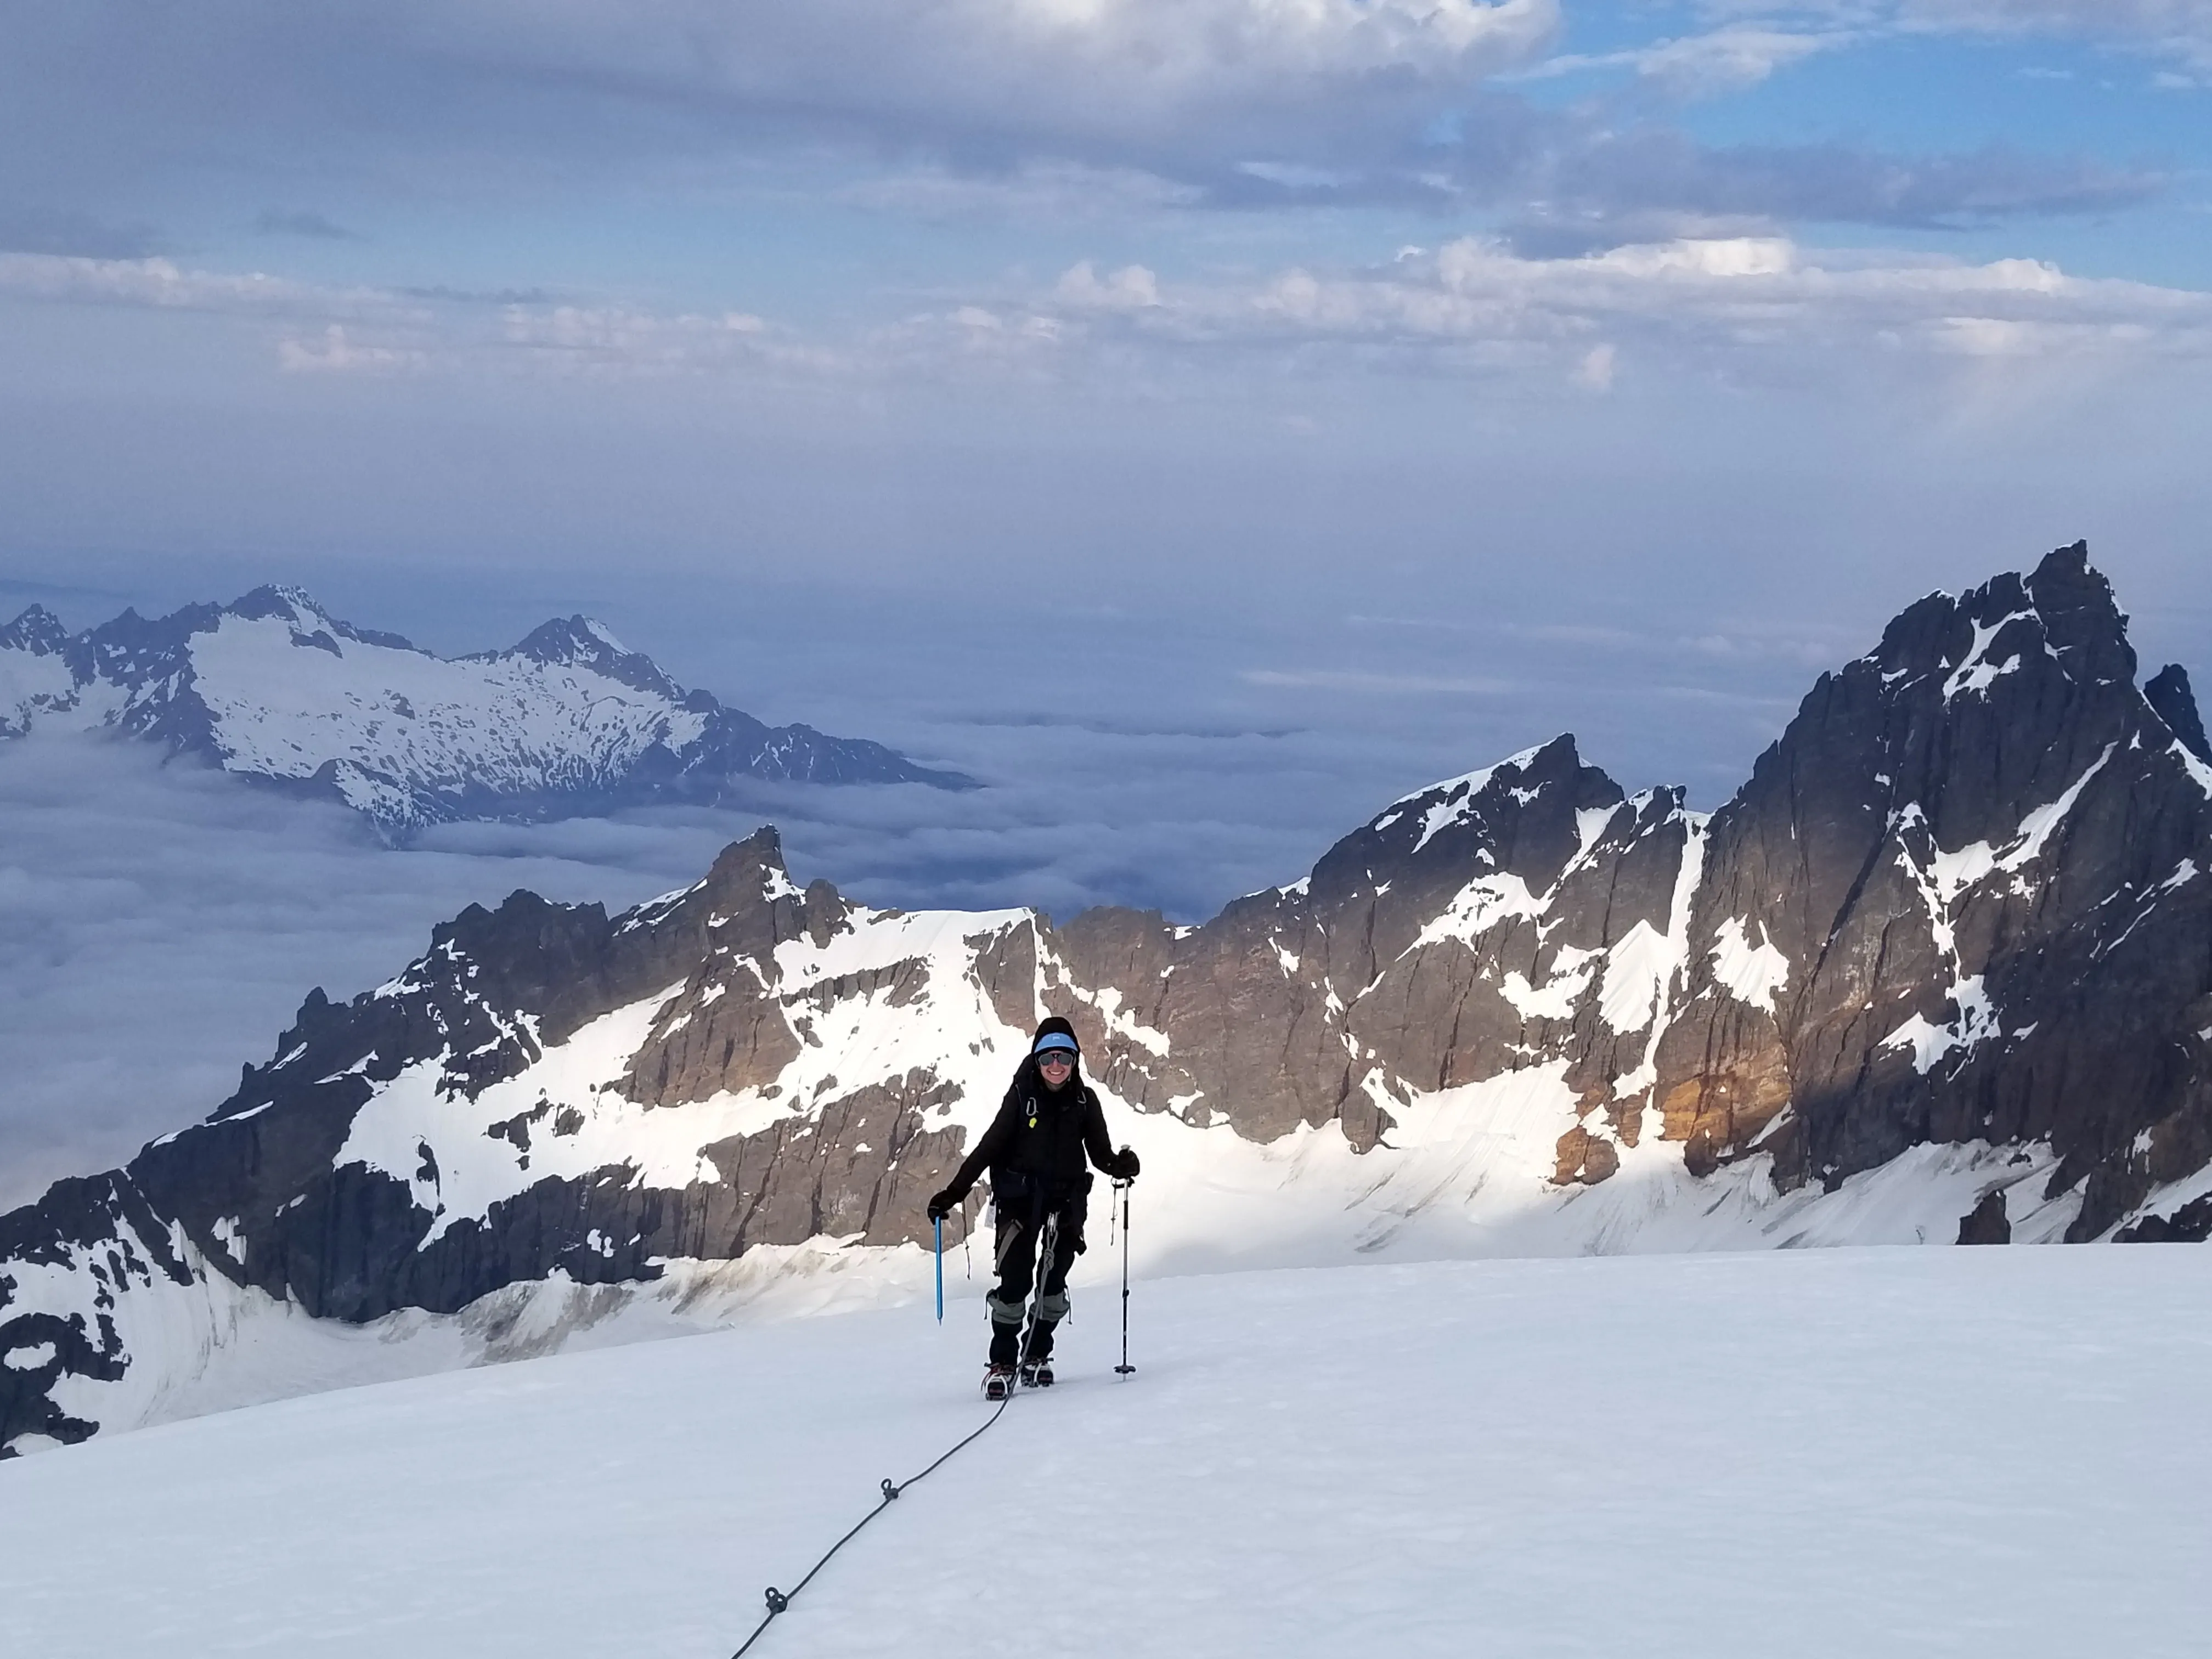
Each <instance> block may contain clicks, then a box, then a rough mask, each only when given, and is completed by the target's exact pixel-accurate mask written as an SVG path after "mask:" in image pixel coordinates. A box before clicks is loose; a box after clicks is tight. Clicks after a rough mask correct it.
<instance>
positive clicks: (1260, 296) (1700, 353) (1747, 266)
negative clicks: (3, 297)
mask: <svg viewBox="0 0 2212 1659" xmlns="http://www.w3.org/2000/svg"><path fill="white" fill-rule="evenodd" d="M9 292H12V293H14V294H16V295H26V296H30V297H35V298H40V299H47V300H54V301H73V302H77V303H97V304H104V305H118V306H127V307H143V308H148V309H152V310H157V311H178V312H190V313H227V314H231V315H238V316H245V317H249V318H252V317H264V318H268V319H271V320H273V321H276V322H277V323H279V324H282V325H289V326H286V327H285V328H284V330H283V332H281V333H279V334H276V335H275V336H273V337H271V338H270V341H269V343H267V345H266V346H253V347H251V348H250V349H270V350H271V351H272V352H273V356H274V359H275V366H276V368H278V369H280V370H282V371H283V372H287V373H290V374H394V373H401V372H405V373H410V374H445V375H452V376H459V377H464V378H471V377H473V378H479V379H481V378H486V377H492V378H497V377H513V376H518V375H520V376H533V375H538V376H556V377H560V378H565V379H572V380H584V381H591V380H608V379H612V380H621V379H634V378H641V377H642V378H653V377H668V376H685V377H707V378H714V377H720V378H725V379H731V378H734V379H736V380H742V381H744V382H748V383H757V384H761V385H767V386H800V385H805V386H831V387H839V386H842V387H845V388H848V390H854V389H860V388H866V387H868V386H880V385H890V384H897V383H903V382H916V381H931V380H946V379H948V378H949V379H953V380H959V379H973V378H975V377H976V376H979V375H980V376H986V377H987V376H988V375H991V374H1006V373H1012V374H1019V375H1022V376H1024V377H1029V378H1032V379H1035V378H1038V377H1043V378H1047V379H1054V380H1059V379H1066V378H1069V377H1078V378H1087V379H1088V380H1091V381H1092V382H1094V383H1099V384H1105V383H1108V382H1109V381H1111V380H1113V379H1114V378H1115V377H1116V376H1121V377H1125V378H1126V377H1127V376H1128V375H1130V374H1141V373H1143V372H1144V370H1143V369H1142V367H1141V365H1142V363H1143V362H1147V361H1149V362H1153V363H1155V364H1158V363H1162V362H1175V363H1176V364H1177V365H1178V366H1179V367H1180V368H1182V369H1184V370H1187V371H1190V372H1202V371H1204V369H1205V368H1206V365H1207V364H1209V363H1219V362H1225V359H1226V357H1227V356H1230V355H1231V354H1237V355H1241V356H1245V357H1248V358H1249V357H1250V356H1253V355H1255V354H1258V355H1261V356H1274V357H1276V358H1277V359H1279V366H1280V367H1283V368H1291V369H1298V370H1324V371H1325V370H1328V369H1329V368H1344V367H1360V368H1366V369H1370V370H1371V369H1380V370H1383V371H1386V372H1398V373H1416V374H1433V373H1437V372H1444V373H1461V374H1480V375H1485V376H1492V377H1495V376H1509V377H1510V376H1522V377H1526V378H1528V380H1529V383H1530V384H1531V385H1535V386H1541V385H1552V386H1558V385H1559V384H1561V383H1562V382H1563V381H1564V382H1567V383H1572V384H1575V385H1578V386H1583V387H1586V388H1592V389H1596V390H1601V391H1602V390H1605V389H1607V388H1608V387H1610V386H1611V385H1612V383H1613V374H1614V371H1615V368H1616V367H1617V365H1618V362H1619V361H1620V352H1621V350H1622V349H1623V348H1624V347H1629V346H1632V347H1633V348H1634V349H1636V351H1637V352H1638V355H1639V356H1644V357H1662V356H1663V357H1664V358H1666V359H1667V360H1668V361H1670V362H1673V363H1674V364H1675V365H1677V366H1678V367H1680V366H1689V367H1692V368H1721V367H1723V366H1725V365H1729V364H1742V365H1756V364H1758V363H1759V362H1762V361H1765V362H1774V363H1777V364H1780V363H1790V364H1793V365H1797V366H1802V365H1804V364H1806V363H1808V362H1816V361H1821V360H1823V359H1825V361H1826V362H1828V363H1829V364H1830V366H1831V367H1832V368H1838V369H1839V370H1840V369H1842V368H1848V367H1850V365H1851V364H1852V363H1853V362H1855V361H1856V359H1857V356H1859V355H1860V354H1863V352H1864V351H1865V349H1867V348H1868V347H1869V346H1875V345H1878V346H1881V347H1882V348H1884V349H1887V350H1888V351H1889V352H1891V353H1892V354H1893V355H1898V356H1900V357H1901V358H1902V359H1905V360H1911V359H1917V360H1920V361H1923V362H1940V361H1943V360H1956V359H1959V358H1962V357H1963V358H1973V359H1977V360H1980V361H1984V362H1995V361H2001V360H2007V359H2027V358H2045V359H2048V358H2051V357H2055V356H2068V357H2072V358H2077V359H2087V358H2092V357H2102V358H2106V359H2111V360H2113V361H2124V360H2129V359H2132V358H2138V357H2141V356H2142V355H2143V354H2145V353H2148V352H2158V353H2161V354H2164V355H2166V356H2191V355H2196V354H2200V353H2205V352H2208V351H2212V295H2207V294H2205V293H2202V292H2199V291H2197V290H2193V289H2172V288H2163V287H2159V286H2156V285H2154V284H2151V283H2137V282H2130V281H2125V280H2121V279H2117V278H2087V277H2079V276H2071V275H2069V274H2068V273H2067V272H2066V271H2064V270H2061V269H2060V268H2059V267H2057V265H2055V264H2050V263H2047V262H2045V261H2041V260H2034V259H2020V258H2009V259H1996V260H1991V261H1988V262H1986V263H1982V264H1969V263H1966V262H1963V261H1959V260H1954V259H1946V258H1936V257H1930V256H1925V255H1917V254H1906V253H1901V252H1883V251H1879V250H1877V251H1874V252H1858V253H1839V252H1833V251H1821V250H1814V249H1808V248H1805V247H1802V246H1799V245H1798V244H1796V243H1795V242H1793V241H1792V240H1790V239H1789V238H1787V237H1782V236H1702V237H1699V236H1692V237H1678V238H1675V239H1673V240H1667V241H1659V242H1645V243H1634V244H1631V245H1629V246H1621V247H1613V248H1609V249H1607V250H1606V251H1604V252H1597V253H1589V254H1583V255H1579V256H1577V257H1571V258H1531V257H1528V256H1524V255H1522V254H1518V253H1516V252H1512V251H1511V250H1510V248H1508V247H1506V246H1504V245H1503V244H1501V243H1498V242H1496V241H1492V240H1484V239H1481V238H1475V237H1462V238H1460V239H1458V240H1453V241H1450V242H1447V243H1445V244H1443V246H1440V247H1437V248H1436V249H1434V250H1431V251H1423V250H1419V249H1415V248H1406V249H1402V250H1401V251H1400V252H1399V253H1398V254H1397V256H1396V257H1395V258H1392V259H1391V260H1389V262H1388V263H1387V264H1381V265H1377V266H1374V267H1370V268H1366V269H1357V268H1353V269H1343V268H1340V269H1336V270H1326V269H1322V270H1316V269H1309V268H1307V267H1304V266H1297V265H1294V266H1291V267H1289V268H1286V269H1284V270H1279V271H1276V272H1274V273H1273V274H1268V275H1260V276H1249V277H1243V278H1237V279H1221V278H1207V279H1198V280H1188V281H1177V280H1170V279H1164V278H1163V277H1162V276H1160V275H1159V274H1158V273H1157V272H1156V271H1154V270H1152V269H1151V268H1149V267H1147V266H1145V265H1141V264H1127V265H1123V266H1121V267H1118V268H1109V269H1103V270H1102V269H1101V267H1100V266H1099V265H1098V264H1097V263H1096V262H1093V261H1091V260H1083V261H1079V262H1078V263H1077V264H1073V265H1072V266H1070V267H1068V268H1067V269H1066V270H1065V271H1063V272H1062V273H1061V275H1060V276H1059V277H1058V278H1057V279H1055V280H1054V282H1053V283H1051V284H1050V286H1049V287H1047V288H1044V289H1040V290H1039V291H1036V292H1035V293H1031V294H1028V295H1003V294H1001V295H989V294H978V295H973V296H972V297H968V298H965V299H962V298H959V297H957V296H956V297H952V298H950V299H949V300H948V301H947V302H946V303H945V304H944V305H943V306H942V307H939V308H936V309H933V310H929V311H924V312H920V313H915V314H913V315H911V316H909V317H908V318H906V319H902V320H900V321H897V322H895V323H890V324H887V325H874V326H864V327H861V328H859V329H856V330H848V331H844V332H842V333H841V334H838V335H836V336H834V337H813V338H809V337H805V336H803V335H801V334H800V333H799V332H798V331H794V330H792V329H790V328H787V327H784V326H780V325H775V324H772V323H771V322H770V321H769V320H768V319H764V318H763V317H762V316H760V315H759V314H757V313H753V312H750V311H741V310H735V309H731V310H725V311H719V312H658V311H653V310H650V309H647V308H646V307H638V306H632V305H624V304H619V303H610V304H603V305H582V304H570V303H550V302H534V303H520V302H518V303H513V304H508V305H506V306H504V307H486V306H483V305H474V304H469V303H465V302H462V301H442V302H441V301H424V300H422V299H421V298H420V297H418V296H413V295H404V294H402V293H399V292H397V291H392V290H380V289H357V288H356V289H330V288H318V287H315V286H313V285H311V284H306V283H292V282H287V281H283V280H281V279H276V278H271V277H267V276H259V275H246V276H232V275H228V274H226V273H222V272H211V271H196V270H185V269H180V268H179V267H177V266H175V265H173V264H170V263H169V262H167V261H166V260H160V259H147V260H95V259H81V258H53V257H51V256H44V255H11V256H0V293H9ZM303 322H305V323H307V324H308V325H309V326H308V327H307V328H305V329H302V328H301V327H300V326H298V325H300V324H301V323H303ZM318 323H319V327H317V326H313V325H315V324H318ZM1132 348H1134V349H1137V351H1138V352H1139V356H1136V357H1133V356H1131V355H1130V349H1132Z"/></svg>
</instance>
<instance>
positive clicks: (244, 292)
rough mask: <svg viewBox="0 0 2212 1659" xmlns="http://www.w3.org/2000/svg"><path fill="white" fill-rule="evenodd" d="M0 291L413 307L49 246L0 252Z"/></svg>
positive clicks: (127, 300) (84, 298) (254, 304)
mask: <svg viewBox="0 0 2212 1659" xmlns="http://www.w3.org/2000/svg"><path fill="white" fill-rule="evenodd" d="M0 294H13V295H21V296H23V297H25V298H27V299H36V300H60V301H76V302H79V303H83V304H92V305H124V306H147V307H158V308H160V309H163V310H173V311H210V312H227V313H240V314H245V315H250V316H269V317H284V316H301V315H308V316H316V317H329V316H344V317H356V316H368V315H376V314H382V315H386V316H398V315H402V314H406V313H409V312H410V310H411V309H413V307H410V306H408V305H407V304H406V303H405V302H404V301H403V299H402V298H401V296H399V295H396V294H393V293H391V292H388V291H386V290H383V289H370V288H359V287H350V288H330V287H322V286H318V285H317V284H314V283H299V282H294V281H291V280H289V279H288V278H285V277H282V276H266V275H264V274H263V273H262V272H259V271H246V272H242V273H241V272H230V271H212V270H185V269H184V268H182V267H180V266H179V265H177V264H174V263H173V262H172V261H170V260H168V259H163V258H149V259H102V258H82V257H79V256H75V255H65V254H53V253H0Z"/></svg>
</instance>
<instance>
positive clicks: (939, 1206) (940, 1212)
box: [929, 1187, 960, 1221]
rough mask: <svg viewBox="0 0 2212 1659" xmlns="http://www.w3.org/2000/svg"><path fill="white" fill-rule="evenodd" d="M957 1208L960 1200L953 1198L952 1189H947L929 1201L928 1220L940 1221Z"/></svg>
mask: <svg viewBox="0 0 2212 1659" xmlns="http://www.w3.org/2000/svg"><path fill="white" fill-rule="evenodd" d="M959 1207H960V1200H958V1199H957V1198H955V1197H953V1195H952V1188H950V1187H947V1188H945V1190H944V1191H943V1192H941V1193H939V1194H938V1195H937V1196H936V1197H935V1198H933V1199H931V1200H929V1218H930V1219H931V1220H932V1221H942V1220H944V1219H945V1217H947V1216H949V1215H951V1213H952V1212H954V1211H955V1210H957V1209H958V1208H959Z"/></svg>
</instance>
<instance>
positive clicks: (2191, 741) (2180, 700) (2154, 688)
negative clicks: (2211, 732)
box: [2143, 662, 2212, 764]
mask: <svg viewBox="0 0 2212 1659" xmlns="http://www.w3.org/2000/svg"><path fill="white" fill-rule="evenodd" d="M2143 701H2144V702H2148V704H2149V705H2150V706H2151V708H2152V709H2153V710H2154V712H2155V713H2156V714H2157V715H2158V717H2159V719H2160V720H2164V721H2165V722H2166V730H2167V731H2169V732H2172V733H2173V735H2174V736H2175V737H2176V738H2179V739H2180V741H2181V746H2182V747H2183V748H2185V749H2186V750H2188V751H2189V752H2190V753H2191V754H2192V755H2194V756H2196V757H2197V759H2199V760H2201V761H2203V762H2205V763H2208V764H2212V743H2207V742H2206V741H2205V737H2204V721H2203V718H2202V717H2201V716H2200V715H2199V714H2197V697H2196V694H2195V693H2194V692H2192V691H2191V690H2190V689H2189V671H2188V670H2187V669H2185V668H2184V667H2183V666H2182V665H2180V664H2179V663H2178V662H2170V663H2168V664H2166V666H2165V667H2163V668H2161V669H2160V670H2159V671H2158V672H2157V673H2156V674H2154V675H2153V676H2152V677H2151V678H2150V681H2149V683H2148V684H2146V685H2145V686H2144V687H2143Z"/></svg>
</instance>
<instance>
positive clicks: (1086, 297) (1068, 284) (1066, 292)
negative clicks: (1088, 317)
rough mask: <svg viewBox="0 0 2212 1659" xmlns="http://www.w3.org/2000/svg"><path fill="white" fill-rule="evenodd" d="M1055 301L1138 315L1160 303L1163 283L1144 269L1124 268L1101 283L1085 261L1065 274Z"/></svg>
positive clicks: (1058, 287) (1054, 293) (1055, 289)
mask: <svg viewBox="0 0 2212 1659" xmlns="http://www.w3.org/2000/svg"><path fill="white" fill-rule="evenodd" d="M1053 297H1054V298H1055V299H1057V300H1059V301H1060V302H1061V303H1062V304H1063V305H1070V306H1076V307H1083V308H1086V309H1090V308H1095V309H1097V310H1103V311H1138V310H1143V309H1145V308H1146V307H1151V306H1157V305H1158V304H1159V302H1160V284H1159V279H1158V277H1157V276H1153V274H1152V272H1151V271H1149V270H1146V269H1145V267H1144V266H1142V265H1124V266H1123V267H1122V268H1121V270H1116V271H1110V272H1109V273H1108V274H1107V276H1105V278H1104V279H1103V280H1101V279H1100V277H1099V275H1098V273H1097V270H1094V269H1092V267H1091V261H1090V260H1088V259H1085V260H1084V261H1082V262H1081V263H1080V264H1075V265H1072V266H1070V267H1069V268H1068V269H1067V270H1066V271H1064V272H1062V273H1061V275H1060V281H1059V283H1057V284H1056V285H1054V289H1053Z"/></svg>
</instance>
